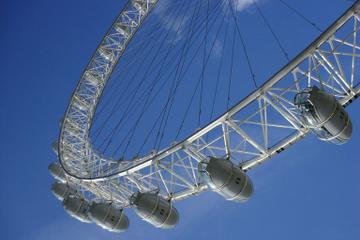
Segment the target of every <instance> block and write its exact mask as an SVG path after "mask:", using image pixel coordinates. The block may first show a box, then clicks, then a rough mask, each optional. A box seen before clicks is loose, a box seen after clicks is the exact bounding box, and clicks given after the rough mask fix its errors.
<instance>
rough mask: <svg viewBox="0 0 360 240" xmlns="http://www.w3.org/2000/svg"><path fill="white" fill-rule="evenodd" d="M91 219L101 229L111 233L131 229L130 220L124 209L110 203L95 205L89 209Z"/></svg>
mask: <svg viewBox="0 0 360 240" xmlns="http://www.w3.org/2000/svg"><path fill="white" fill-rule="evenodd" d="M89 218H90V219H91V220H92V221H93V222H95V223H96V224H97V225H99V226H100V227H102V228H104V229H105V230H108V231H111V232H123V231H125V230H126V229H128V227H129V219H128V217H127V216H126V215H125V214H124V212H123V209H119V208H116V207H115V206H114V205H112V204H109V203H93V204H91V206H90V209H89Z"/></svg>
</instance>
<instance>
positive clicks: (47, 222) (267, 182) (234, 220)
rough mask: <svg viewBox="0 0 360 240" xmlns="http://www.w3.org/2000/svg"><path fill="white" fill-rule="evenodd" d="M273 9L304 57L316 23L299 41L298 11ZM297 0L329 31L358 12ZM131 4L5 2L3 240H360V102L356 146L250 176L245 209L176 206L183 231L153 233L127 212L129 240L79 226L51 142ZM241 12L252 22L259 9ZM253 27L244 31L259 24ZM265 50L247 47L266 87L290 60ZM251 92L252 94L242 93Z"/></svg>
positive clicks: (303, 150)
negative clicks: (57, 176) (54, 165)
mask: <svg viewBox="0 0 360 240" xmlns="http://www.w3.org/2000/svg"><path fill="white" fill-rule="evenodd" d="M274 2H276V0H267V1H265V2H262V6H263V9H264V11H266V13H267V14H269V18H271V19H272V21H273V23H274V25H275V26H279V27H278V28H277V31H278V33H279V35H280V36H282V38H283V40H284V45H285V46H286V48H287V49H289V54H290V56H294V55H295V54H296V53H297V52H298V51H299V50H300V49H302V48H304V47H305V46H306V44H308V43H309V42H310V41H311V40H312V39H314V37H316V36H317V34H318V33H316V31H313V30H311V29H310V30H309V31H305V30H303V29H302V28H300V26H303V27H304V29H306V25H305V24H303V25H301V24H300V23H298V24H299V25H296V26H299V27H296V28H295V29H293V31H294V33H291V34H290V33H289V32H288V31H289V28H288V27H289V26H290V23H287V22H286V21H284V19H283V18H284V16H290V15H291V13H290V12H284V14H285V15H281V14H280V13H282V11H283V9H281V10H280V9H278V8H277V7H276V5H275V4H274ZM288 2H291V3H292V4H294V5H296V6H297V7H298V8H299V9H301V10H302V11H305V12H306V14H307V15H308V16H311V17H312V19H314V21H315V22H317V23H318V24H319V26H322V27H323V28H325V27H326V26H328V25H329V24H330V23H331V22H332V21H334V20H335V19H336V17H337V16H339V15H340V14H341V12H343V11H344V10H345V9H346V8H347V7H348V6H349V5H350V4H351V3H350V1H343V0H332V1H326V0H317V1H310V0H305V1H303V2H302V1H301V3H299V1H294V0H293V1H291V0H288ZM310 3H311V4H310ZM123 4H124V1H121V0H103V1H97V0H91V1H85V0H78V1H69V0H64V1H46V0H34V1H17V0H14V1H2V2H1V7H0V26H1V29H2V33H1V35H0V49H1V52H2V55H3V57H2V58H1V60H0V66H1V69H2V77H1V79H2V80H1V83H2V92H1V94H0V99H1V101H0V106H1V109H2V111H1V117H0V132H1V134H2V136H1V140H0V141H1V142H0V143H1V151H0V159H1V162H2V170H1V175H0V179H1V180H0V186H1V194H0V224H1V232H2V233H1V234H2V239H16V240H25V239H26V240H32V239H34V240H42V239H47V240H57V239H70V240H72V239H89V240H92V239H134V240H137V239H139V240H142V239H205V238H207V239H220V238H222V239H239V238H241V239H264V238H266V239H269V238H270V239H328V240H336V239H349V240H351V239H359V238H360V222H359V215H360V206H359V202H360V187H359V185H358V183H359V182H360V175H359V173H358V169H360V168H359V167H360V162H359V157H358V156H357V155H358V154H357V153H356V150H357V147H358V146H359V142H360V130H359V127H358V126H359V123H360V111H359V107H358V103H355V104H352V105H351V106H349V108H348V111H349V113H350V115H351V116H352V120H353V125H354V132H353V139H352V140H351V141H350V142H349V143H348V144H346V145H342V146H333V145H330V144H327V143H324V142H320V141H318V140H317V139H316V138H315V137H313V136H308V137H307V138H306V139H304V140H303V141H301V142H299V143H298V144H296V145H295V146H293V147H292V148H290V149H289V150H287V151H285V152H284V153H282V154H280V155H279V156H277V157H276V158H274V159H273V160H271V161H269V162H267V163H266V164H264V165H262V166H261V167H259V168H256V169H254V170H253V171H251V172H250V176H251V177H252V180H253V182H254V185H255V194H254V196H253V198H252V199H251V200H250V201H249V202H248V203H246V204H237V203H232V202H228V201H224V200H223V199H222V198H221V197H220V196H217V195H216V194H215V193H211V192H208V193H204V194H202V195H200V196H198V197H194V198H192V199H187V200H185V201H181V202H178V203H176V206H177V208H178V210H179V212H180V214H181V219H180V224H179V225H178V226H177V227H176V228H174V229H172V230H159V229H154V228H153V227H152V226H150V225H148V224H146V223H144V222H142V221H140V220H139V219H138V218H137V216H135V215H134V213H133V212H132V211H131V210H127V213H128V215H129V217H130V220H131V223H130V229H129V230H128V231H127V232H126V233H123V234H120V235H119V234H112V233H108V232H106V231H104V230H101V229H100V228H98V227H96V226H95V225H94V224H83V223H80V222H78V221H76V220H74V219H72V218H70V217H69V216H68V215H67V214H66V213H65V212H64V211H63V209H62V207H61V204H60V203H59V202H58V201H57V200H56V199H55V198H54V197H53V196H52V194H51V192H50V185H51V184H52V182H53V181H54V180H53V179H52V178H51V177H50V175H49V174H48V172H47V166H48V164H49V163H51V162H53V161H55V160H56V157H55V155H54V154H53V152H52V150H51V147H50V145H51V143H52V141H53V140H54V139H56V138H57V136H58V133H59V121H60V119H61V117H62V115H63V113H64V110H65V108H66V106H67V104H68V100H69V97H70V94H71V92H72V91H73V88H74V87H75V85H76V82H77V80H78V78H79V76H80V74H81V72H82V70H83V68H84V67H85V65H86V63H87V61H88V59H89V57H90V56H91V54H92V52H93V51H94V49H95V47H96V45H97V44H98V42H99V41H100V40H101V37H102V35H103V34H104V32H105V31H106V29H107V28H108V27H109V25H110V24H111V22H112V21H113V19H114V17H115V16H116V15H117V14H118V11H119V10H120V9H121V6H122V5H123ZM310 6H311V7H310ZM277 11H279V14H278V12H277ZM271 13H273V14H271ZM242 14H243V17H244V19H247V18H248V17H251V16H252V15H253V14H254V13H253V9H246V10H244V12H243V13H242ZM294 21H295V20H294ZM244 22H246V23H247V24H246V25H244V29H245V30H244V31H246V30H247V29H248V30H249V31H251V29H254V28H255V27H256V26H257V25H254V24H256V23H255V22H252V21H244ZM282 29H286V30H282ZM249 36H250V34H249ZM260 43H263V36H261V35H259V37H258V38H254V40H253V41H252V43H249V45H250V48H251V49H252V56H253V59H254V61H255V62H257V63H258V64H257V66H258V67H257V68H256V73H257V74H258V76H259V81H260V82H263V81H265V80H266V76H269V75H271V73H273V72H275V71H276V70H277V68H278V67H280V66H282V65H283V64H284V63H285V62H284V60H283V59H281V55H274V56H273V58H272V61H271V59H267V60H262V59H261V53H260V52H258V51H256V49H255V48H254V47H251V46H252V44H253V45H254V46H256V45H259V44H260ZM269 44H270V43H269ZM271 44H274V43H271ZM265 45H266V44H265ZM274 46H276V45H274ZM264 51H265V50H264ZM269 51H270V50H269ZM276 51H277V52H279V51H278V50H276ZM264 53H266V54H265V55H271V54H270V52H262V54H264ZM261 61H264V62H261ZM266 63H268V64H266ZM239 84H240V83H239ZM251 89H252V87H246V88H245V89H243V92H241V93H239V94H240V95H242V94H243V95H246V94H247V93H248V92H249V91H250V90H251ZM235 100H236V97H234V98H233V101H235ZM190 130H191V129H190Z"/></svg>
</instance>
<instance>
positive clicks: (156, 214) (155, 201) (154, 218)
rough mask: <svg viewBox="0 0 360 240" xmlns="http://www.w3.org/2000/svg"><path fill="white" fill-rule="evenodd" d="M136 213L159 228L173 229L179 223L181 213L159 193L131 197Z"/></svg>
mask: <svg viewBox="0 0 360 240" xmlns="http://www.w3.org/2000/svg"><path fill="white" fill-rule="evenodd" d="M131 202H132V204H133V205H134V207H135V212H136V214H138V215H139V216H140V217H141V218H142V219H143V220H145V221H146V222H148V223H150V224H151V225H153V226H155V227H157V228H173V227H175V226H176V224H177V223H178V222H179V213H178V211H177V210H176V208H175V207H174V205H173V204H172V202H171V201H168V200H166V199H164V198H162V197H161V196H159V194H158V193H153V192H146V193H141V192H138V193H136V194H134V195H133V196H132V197H131Z"/></svg>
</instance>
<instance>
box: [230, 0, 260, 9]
mask: <svg viewBox="0 0 360 240" xmlns="http://www.w3.org/2000/svg"><path fill="white" fill-rule="evenodd" d="M231 1H232V4H233V6H234V8H235V10H236V11H237V12H241V11H244V10H245V9H247V8H248V7H250V6H251V5H252V4H254V2H258V0H231Z"/></svg>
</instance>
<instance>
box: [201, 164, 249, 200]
mask: <svg viewBox="0 0 360 240" xmlns="http://www.w3.org/2000/svg"><path fill="white" fill-rule="evenodd" d="M203 164H204V165H205V169H204V172H203V176H204V179H205V181H206V182H207V184H208V185H209V186H210V188H211V189H212V190H213V191H215V192H217V193H219V194H220V195H222V196H223V197H224V198H225V199H227V200H232V201H241V202H245V201H247V200H248V199H249V198H250V196H251V195H252V193H253V185H252V183H251V180H250V178H249V177H248V176H247V175H246V174H245V173H244V172H243V171H242V170H241V169H240V168H239V167H237V166H235V165H234V164H233V163H232V162H231V161H230V160H225V159H221V158H210V160H209V162H207V163H203Z"/></svg>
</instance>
